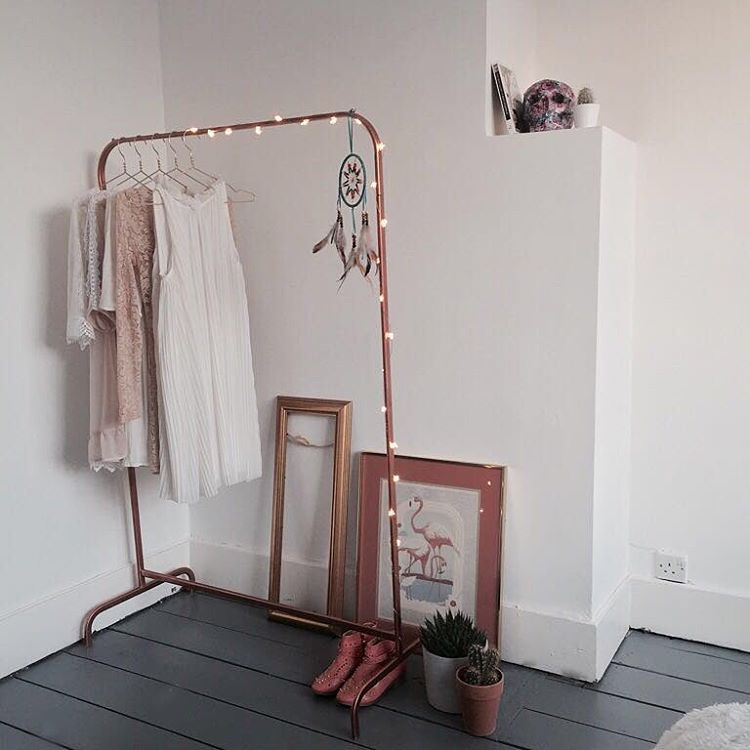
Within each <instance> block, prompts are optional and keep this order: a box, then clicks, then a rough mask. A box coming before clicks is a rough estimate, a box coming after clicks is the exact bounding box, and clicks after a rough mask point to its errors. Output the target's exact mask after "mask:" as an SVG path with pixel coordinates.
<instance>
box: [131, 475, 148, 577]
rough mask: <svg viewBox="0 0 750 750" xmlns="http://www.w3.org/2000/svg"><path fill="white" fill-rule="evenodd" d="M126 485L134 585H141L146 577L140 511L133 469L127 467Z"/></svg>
mask: <svg viewBox="0 0 750 750" xmlns="http://www.w3.org/2000/svg"><path fill="white" fill-rule="evenodd" d="M128 485H129V487H130V514H131V518H132V520H133V541H134V542H135V575H136V585H137V586H143V585H144V584H145V583H146V579H145V578H144V577H143V571H144V569H145V567H146V563H145V561H144V559H143V535H142V533H141V511H140V508H139V507H138V484H137V483H136V479H135V469H134V468H133V467H132V466H131V467H128Z"/></svg>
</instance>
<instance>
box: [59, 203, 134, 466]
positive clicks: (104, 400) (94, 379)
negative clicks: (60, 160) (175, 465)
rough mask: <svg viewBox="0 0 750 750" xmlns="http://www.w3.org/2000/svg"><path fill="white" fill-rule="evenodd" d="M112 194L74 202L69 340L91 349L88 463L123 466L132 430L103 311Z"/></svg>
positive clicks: (111, 327)
mask: <svg viewBox="0 0 750 750" xmlns="http://www.w3.org/2000/svg"><path fill="white" fill-rule="evenodd" d="M107 205H108V203H107V193H106V191H101V190H91V191H89V192H88V193H86V195H85V196H83V197H82V198H80V199H78V200H77V201H75V203H74V204H73V210H72V212H71V220H70V235H69V240H68V325H67V338H68V341H69V342H71V343H73V342H76V343H78V344H79V345H80V347H81V348H82V349H83V348H85V347H87V346H88V347H89V441H88V457H89V465H90V466H91V468H92V469H94V470H96V471H98V470H99V469H102V468H106V469H109V470H110V471H112V470H114V469H116V468H119V467H120V466H122V465H123V460H124V459H125V457H126V456H127V433H126V430H125V428H124V427H123V426H122V424H120V422H119V417H118V408H117V388H116V380H115V378H114V373H115V352H116V344H115V325H114V317H113V316H112V315H110V314H109V313H107V312H101V311H100V310H99V309H98V302H99V296H100V292H101V263H102V257H103V254H104V247H103V246H104V239H105V233H104V229H105V215H106V213H105V212H106V206H107Z"/></svg>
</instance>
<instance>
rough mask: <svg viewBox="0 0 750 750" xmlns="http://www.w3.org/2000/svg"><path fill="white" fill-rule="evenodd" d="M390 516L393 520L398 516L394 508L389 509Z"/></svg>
mask: <svg viewBox="0 0 750 750" xmlns="http://www.w3.org/2000/svg"><path fill="white" fill-rule="evenodd" d="M388 515H389V516H390V517H391V518H393V516H395V515H396V511H395V510H393V508H389V509H388Z"/></svg>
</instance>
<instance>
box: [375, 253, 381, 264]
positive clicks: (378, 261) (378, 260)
mask: <svg viewBox="0 0 750 750" xmlns="http://www.w3.org/2000/svg"><path fill="white" fill-rule="evenodd" d="M375 262H376V263H377V264H378V265H380V256H379V255H378V257H377V258H375Z"/></svg>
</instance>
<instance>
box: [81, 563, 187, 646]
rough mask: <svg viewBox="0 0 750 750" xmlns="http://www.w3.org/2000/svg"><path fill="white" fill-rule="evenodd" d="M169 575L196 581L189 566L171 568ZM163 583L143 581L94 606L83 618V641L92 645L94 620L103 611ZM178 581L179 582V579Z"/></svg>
mask: <svg viewBox="0 0 750 750" xmlns="http://www.w3.org/2000/svg"><path fill="white" fill-rule="evenodd" d="M169 575H170V576H173V577H174V578H177V577H178V576H186V577H187V579H188V580H189V581H195V573H193V571H192V569H191V568H188V567H182V568H175V569H174V570H171V571H170V572H169ZM162 583H163V582H162V581H150V582H149V583H146V582H145V581H143V582H142V583H139V584H138V585H137V586H135V587H134V588H132V589H129V590H128V591H125V592H123V593H122V594H118V595H117V596H113V597H112V598H111V599H107V600H106V601H104V602H102V603H101V604H99V605H98V606H96V607H94V609H92V610H91V611H90V612H89V613H88V614H87V615H86V617H84V618H83V626H82V628H81V630H82V637H83V642H84V643H85V644H86V646H90V645H91V639H92V636H93V632H94V620H95V619H96V618H97V617H98V616H99V615H100V614H101V613H102V612H106V611H107V610H108V609H112V607H116V606H117V605H118V604H122V603H123V602H126V601H128V599H133V598H134V597H136V596H139V595H140V594H145V593H146V592H147V591H150V590H151V589H153V588H156V587H157V586H159V585H161V584H162ZM177 583H179V581H178V582H177Z"/></svg>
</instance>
